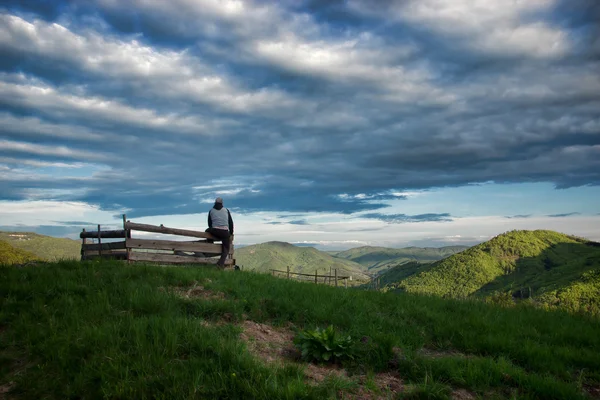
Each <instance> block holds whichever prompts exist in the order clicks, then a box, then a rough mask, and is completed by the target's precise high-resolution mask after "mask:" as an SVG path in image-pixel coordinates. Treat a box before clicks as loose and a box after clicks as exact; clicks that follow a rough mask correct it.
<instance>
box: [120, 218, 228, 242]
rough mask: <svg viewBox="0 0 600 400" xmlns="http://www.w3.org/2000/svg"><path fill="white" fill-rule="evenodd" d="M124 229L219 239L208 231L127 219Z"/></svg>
mask: <svg viewBox="0 0 600 400" xmlns="http://www.w3.org/2000/svg"><path fill="white" fill-rule="evenodd" d="M125 229H131V230H133V231H141V232H152V233H164V234H167V235H179V236H189V237H197V238H204V239H212V240H215V241H220V240H219V239H217V238H216V237H214V236H213V235H211V234H210V233H206V232H200V231H192V230H188V229H178V228H168V227H166V226H163V225H160V226H156V225H149V224H137V223H135V222H131V221H127V222H126V223H125Z"/></svg>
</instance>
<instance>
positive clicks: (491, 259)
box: [388, 230, 600, 314]
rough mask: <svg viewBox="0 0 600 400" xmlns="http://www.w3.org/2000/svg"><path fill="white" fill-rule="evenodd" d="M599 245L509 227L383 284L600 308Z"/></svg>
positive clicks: (594, 310)
mask: <svg viewBox="0 0 600 400" xmlns="http://www.w3.org/2000/svg"><path fill="white" fill-rule="evenodd" d="M599 246H600V245H599V244H598V243H595V242H591V241H588V240H585V239H581V238H576V237H572V236H568V235H564V234H561V233H557V232H553V231H544V230H537V231H511V232H508V233H505V234H502V235H499V236H497V237H495V238H493V239H492V240H490V241H488V242H485V243H481V244H479V245H477V246H475V247H473V248H471V249H468V250H466V251H464V252H462V253H460V254H455V255H453V256H450V257H448V258H446V259H444V260H441V261H438V262H436V263H433V264H431V265H429V266H426V267H421V268H422V270H418V269H414V271H415V272H416V273H415V274H412V275H408V274H406V275H407V276H404V277H402V276H399V277H400V279H399V280H398V281H396V282H394V283H390V284H389V285H388V288H390V289H396V290H400V291H405V292H412V293H428V294H435V295H439V296H442V297H455V298H461V297H467V296H474V297H480V298H492V299H498V300H500V299H505V300H511V299H512V298H515V299H522V298H531V299H532V300H535V301H537V302H539V303H542V304H544V305H546V306H550V307H554V306H560V307H566V308H569V309H571V310H581V311H587V312H592V313H596V314H597V313H600V279H599V276H600V247H599ZM388 281H389V280H388Z"/></svg>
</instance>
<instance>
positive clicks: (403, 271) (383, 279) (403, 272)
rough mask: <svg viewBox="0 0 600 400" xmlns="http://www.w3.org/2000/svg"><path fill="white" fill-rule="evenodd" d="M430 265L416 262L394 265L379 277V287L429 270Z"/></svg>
mask: <svg viewBox="0 0 600 400" xmlns="http://www.w3.org/2000/svg"><path fill="white" fill-rule="evenodd" d="M431 265H432V264H431V263H420V262H416V261H411V262H408V263H404V264H400V265H395V266H393V267H391V268H390V269H388V270H386V271H385V272H383V273H382V274H381V275H380V276H379V282H380V284H381V286H386V285H389V284H393V283H396V282H400V281H401V280H403V279H406V278H408V277H409V276H411V275H414V274H418V273H420V272H423V271H427V270H429V269H430V268H431Z"/></svg>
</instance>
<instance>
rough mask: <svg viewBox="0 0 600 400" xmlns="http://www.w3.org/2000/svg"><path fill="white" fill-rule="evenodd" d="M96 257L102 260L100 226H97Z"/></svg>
mask: <svg viewBox="0 0 600 400" xmlns="http://www.w3.org/2000/svg"><path fill="white" fill-rule="evenodd" d="M98 255H99V256H100V259H102V239H101V238H100V224H98Z"/></svg>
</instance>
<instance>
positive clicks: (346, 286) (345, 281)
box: [344, 278, 348, 289]
mask: <svg viewBox="0 0 600 400" xmlns="http://www.w3.org/2000/svg"><path fill="white" fill-rule="evenodd" d="M344 289H348V278H346V279H344Z"/></svg>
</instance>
